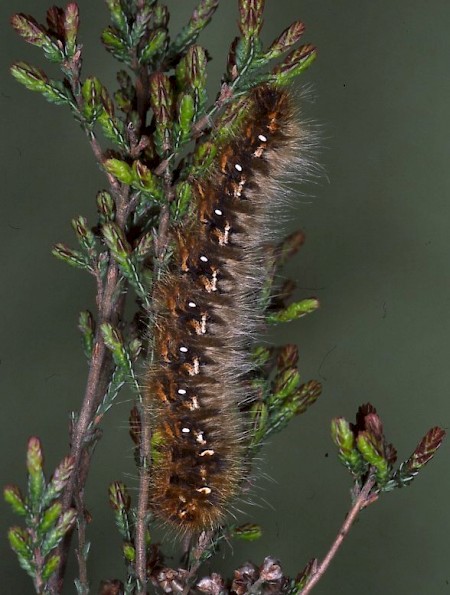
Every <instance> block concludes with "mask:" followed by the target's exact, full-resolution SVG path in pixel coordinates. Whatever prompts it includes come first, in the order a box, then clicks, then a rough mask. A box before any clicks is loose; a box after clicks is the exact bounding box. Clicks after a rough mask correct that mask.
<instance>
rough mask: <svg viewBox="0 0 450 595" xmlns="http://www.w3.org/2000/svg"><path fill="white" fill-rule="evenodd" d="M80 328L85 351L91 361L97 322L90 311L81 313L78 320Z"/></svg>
mask: <svg viewBox="0 0 450 595" xmlns="http://www.w3.org/2000/svg"><path fill="white" fill-rule="evenodd" d="M78 328H79V329H80V331H81V336H82V339H83V351H84V353H85V355H86V357H87V359H88V360H90V359H91V356H92V350H93V347H94V335H95V322H94V319H93V316H92V314H91V313H90V312H89V310H83V311H82V312H80V316H79V318H78Z"/></svg>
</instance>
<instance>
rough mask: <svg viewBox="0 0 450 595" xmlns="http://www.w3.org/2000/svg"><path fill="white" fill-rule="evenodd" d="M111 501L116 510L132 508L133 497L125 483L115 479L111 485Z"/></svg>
mask: <svg viewBox="0 0 450 595" xmlns="http://www.w3.org/2000/svg"><path fill="white" fill-rule="evenodd" d="M109 502H110V504H111V506H112V507H113V509H114V510H125V511H127V512H128V511H129V510H130V506H131V497H130V495H129V493H128V490H127V487H126V485H125V484H124V483H122V482H121V481H115V482H114V483H112V484H111V485H110V486H109Z"/></svg>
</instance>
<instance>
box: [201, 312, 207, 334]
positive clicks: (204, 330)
mask: <svg viewBox="0 0 450 595" xmlns="http://www.w3.org/2000/svg"><path fill="white" fill-rule="evenodd" d="M200 330H201V333H202V335H204V334H205V333H206V314H202V322H201V327H200Z"/></svg>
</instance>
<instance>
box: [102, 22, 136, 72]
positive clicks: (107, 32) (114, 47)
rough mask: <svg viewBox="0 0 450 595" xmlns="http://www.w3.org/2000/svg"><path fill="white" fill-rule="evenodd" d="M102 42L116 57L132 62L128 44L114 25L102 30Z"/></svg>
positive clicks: (122, 60) (128, 62) (127, 62)
mask: <svg viewBox="0 0 450 595" xmlns="http://www.w3.org/2000/svg"><path fill="white" fill-rule="evenodd" d="M102 42H103V44H104V46H105V47H106V49H107V50H108V52H110V53H111V54H112V55H113V56H114V57H115V58H117V59H118V60H119V61H121V62H125V63H126V64H130V62H131V59H130V55H129V50H128V44H127V43H126V41H125V40H124V39H123V38H122V36H121V35H120V33H119V31H117V29H115V28H114V27H107V28H106V29H104V30H103V32H102Z"/></svg>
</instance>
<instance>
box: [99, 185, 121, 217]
mask: <svg viewBox="0 0 450 595" xmlns="http://www.w3.org/2000/svg"><path fill="white" fill-rule="evenodd" d="M96 201H97V211H98V214H99V216H100V223H106V222H107V221H114V217H115V215H116V204H115V202H114V200H113V198H112V196H111V194H109V192H106V190H101V191H100V192H98V193H97V197H96Z"/></svg>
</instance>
